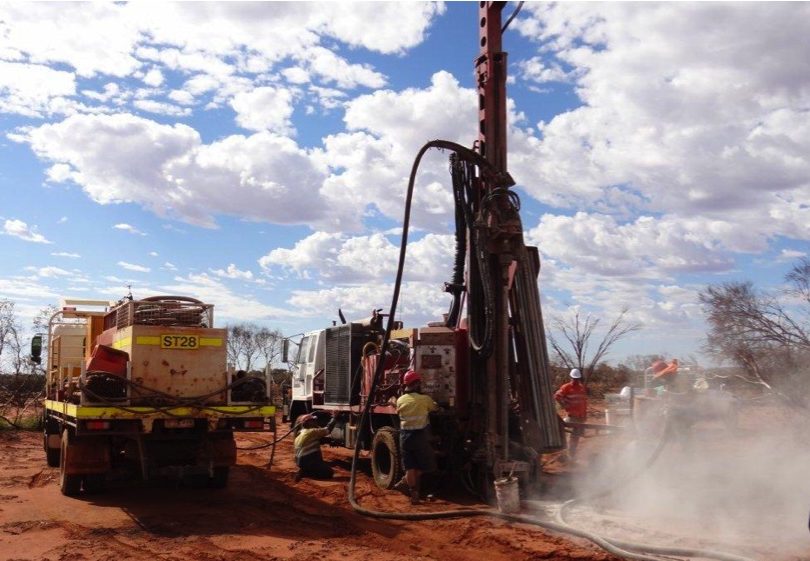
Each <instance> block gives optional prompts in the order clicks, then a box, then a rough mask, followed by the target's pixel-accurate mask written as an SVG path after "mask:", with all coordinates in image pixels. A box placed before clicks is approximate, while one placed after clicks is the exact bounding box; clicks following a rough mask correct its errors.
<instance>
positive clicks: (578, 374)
mask: <svg viewBox="0 0 810 561" xmlns="http://www.w3.org/2000/svg"><path fill="white" fill-rule="evenodd" d="M569 376H571V377H572V378H573V379H574V380H579V379H580V378H582V372H580V371H579V368H572V369H571V373H570V374H569Z"/></svg>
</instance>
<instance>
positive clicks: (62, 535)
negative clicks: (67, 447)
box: [0, 432, 615, 561]
mask: <svg viewBox="0 0 810 561" xmlns="http://www.w3.org/2000/svg"><path fill="white" fill-rule="evenodd" d="M261 438H266V437H264V436H259V435H249V437H240V443H241V444H243V445H248V444H250V443H253V442H257V441H258V440H259V439H261ZM325 455H326V457H327V459H333V460H336V464H337V465H336V467H337V469H336V480H334V481H331V482H321V481H310V480H303V481H301V482H298V483H295V482H294V481H293V474H294V464H293V462H292V459H291V445H290V440H289V439H287V440H285V441H283V442H282V443H281V444H280V445H279V447H278V449H277V451H276V458H275V465H274V466H273V467H272V470H268V469H267V467H266V466H265V464H266V463H267V460H268V458H269V450H268V449H264V450H259V451H255V452H254V451H251V452H247V451H245V452H240V453H239V460H238V461H239V465H238V466H236V467H235V468H234V469H233V471H232V475H231V481H230V484H229V486H228V488H227V489H224V490H218V491H217V490H207V489H192V488H186V487H183V486H181V485H179V484H178V483H173V482H171V481H163V482H150V483H148V484H146V483H137V482H131V481H128V482H113V483H111V484H110V485H109V489H108V491H107V492H106V493H105V494H103V495H97V496H91V497H81V498H67V497H64V496H62V495H61V494H60V492H59V488H58V486H57V477H58V470H57V469H55V468H48V467H46V465H45V460H44V454H43V452H42V448H41V436H40V435H39V434H38V433H30V432H28V433H27V432H21V433H11V432H4V433H0V560H23V559H25V560H34V559H47V560H50V561H57V560H59V561H73V560H86V561H108V560H109V561H113V560H115V561H119V560H125V559H126V560H129V559H131V560H152V559H160V560H165V561H180V560H195V561H243V560H244V561H247V560H254V559H268V560H270V559H272V560H287V559H290V560H309V559H313V560H314V559H318V560H327V561H328V560H335V561H338V560H340V561H343V560H345V559H357V560H368V561H405V560H441V561H462V560H468V559H485V560H486V561H506V560H509V561H516V560H520V559H560V560H567V559H577V560H600V561H608V560H611V559H615V558H614V557H611V556H610V555H607V554H605V553H603V552H602V551H600V550H598V549H597V548H596V547H594V546H592V545H590V544H588V543H587V542H584V541H580V542H572V541H570V540H568V539H566V538H564V537H561V536H557V535H550V534H547V533H544V532H543V531H541V530H538V529H535V528H530V527H520V526H517V527H515V526H510V525H507V524H505V523H503V522H500V521H497V520H490V519H484V518H476V519H459V520H448V521H432V522H417V523H405V522H398V521H381V520H375V519H369V518H365V517H361V516H359V515H357V514H355V513H353V512H352V511H351V509H350V507H349V506H348V503H347V501H346V484H347V482H348V467H349V465H348V462H347V461H345V460H346V459H347V457H348V456H347V455H345V454H343V453H342V452H341V451H337V450H328V449H327V451H326V454H325ZM361 479H362V482H361V483H360V484H359V485H358V495H359V496H360V500H361V502H362V503H363V504H364V505H368V506H370V507H374V508H380V509H386V510H393V509H407V508H410V505H409V504H407V501H406V498H405V497H404V496H401V495H399V494H396V493H382V492H380V491H379V490H377V489H376V488H373V487H372V486H371V485H370V484H369V482H368V479H367V478H366V477H362V478H361ZM450 506H451V505H448V504H447V503H443V502H442V501H437V502H435V503H431V504H428V505H425V506H420V507H418V508H419V509H423V510H432V509H441V508H443V507H444V508H449V507H450Z"/></svg>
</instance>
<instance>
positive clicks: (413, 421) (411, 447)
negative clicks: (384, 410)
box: [397, 370, 439, 504]
mask: <svg viewBox="0 0 810 561" xmlns="http://www.w3.org/2000/svg"><path fill="white" fill-rule="evenodd" d="M402 383H403V384H404V386H405V393H403V394H402V395H401V396H400V397H399V399H397V414H398V415H399V447H400V449H401V450H402V467H403V468H404V469H405V483H406V484H407V486H408V489H409V493H410V497H411V504H418V503H419V485H420V482H421V477H422V474H423V473H424V472H430V471H433V470H435V469H436V458H435V455H434V453H433V448H432V446H431V445H430V412H431V411H436V410H437V409H438V408H439V406H438V405H437V404H436V402H435V401H433V399H432V398H431V397H430V396H427V395H425V394H423V393H421V389H422V388H421V384H422V377H421V376H420V375H419V373H418V372H414V371H413V370H408V372H406V373H405V376H404V377H403V379H402ZM397 486H398V487H402V482H400V484H398V485H397Z"/></svg>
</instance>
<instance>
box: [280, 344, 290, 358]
mask: <svg viewBox="0 0 810 561" xmlns="http://www.w3.org/2000/svg"><path fill="white" fill-rule="evenodd" d="M281 362H290V340H289V339H282V340H281Z"/></svg>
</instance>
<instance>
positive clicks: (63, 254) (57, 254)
mask: <svg viewBox="0 0 810 561" xmlns="http://www.w3.org/2000/svg"><path fill="white" fill-rule="evenodd" d="M51 255H53V256H54V257H70V258H71V259H78V258H79V257H81V255H79V254H78V253H69V252H67V251H56V252H54V253H51Z"/></svg>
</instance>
